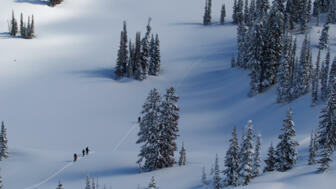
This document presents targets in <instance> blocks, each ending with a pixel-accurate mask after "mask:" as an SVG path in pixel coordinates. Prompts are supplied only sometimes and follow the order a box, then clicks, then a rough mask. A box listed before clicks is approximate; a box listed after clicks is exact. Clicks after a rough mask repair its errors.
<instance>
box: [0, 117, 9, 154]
mask: <svg viewBox="0 0 336 189" xmlns="http://www.w3.org/2000/svg"><path fill="white" fill-rule="evenodd" d="M6 158H8V139H7V129H6V126H5V123H4V121H2V123H1V133H0V160H2V159H6Z"/></svg>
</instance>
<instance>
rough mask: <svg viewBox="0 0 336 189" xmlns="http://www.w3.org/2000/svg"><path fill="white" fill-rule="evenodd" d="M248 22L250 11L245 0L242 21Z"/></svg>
mask: <svg viewBox="0 0 336 189" xmlns="http://www.w3.org/2000/svg"><path fill="white" fill-rule="evenodd" d="M249 22H250V12H249V3H248V0H245V5H244V23H245V24H246V25H248V24H249Z"/></svg>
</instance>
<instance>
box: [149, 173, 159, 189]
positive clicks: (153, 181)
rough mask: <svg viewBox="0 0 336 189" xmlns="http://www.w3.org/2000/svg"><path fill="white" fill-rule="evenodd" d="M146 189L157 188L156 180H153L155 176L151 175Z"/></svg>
mask: <svg viewBox="0 0 336 189" xmlns="http://www.w3.org/2000/svg"><path fill="white" fill-rule="evenodd" d="M147 189H158V188H157V187H156V182H155V178H154V176H152V179H151V181H150V183H149V184H148V187H147Z"/></svg>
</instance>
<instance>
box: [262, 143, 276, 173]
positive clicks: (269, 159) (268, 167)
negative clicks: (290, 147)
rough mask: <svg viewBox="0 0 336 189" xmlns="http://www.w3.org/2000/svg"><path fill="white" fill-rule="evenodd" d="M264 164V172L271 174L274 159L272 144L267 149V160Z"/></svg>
mask: <svg viewBox="0 0 336 189" xmlns="http://www.w3.org/2000/svg"><path fill="white" fill-rule="evenodd" d="M264 162H265V164H266V166H265V168H264V172H271V171H274V170H275V163H276V157H275V151H274V148H273V144H272V143H271V146H270V147H269V148H268V153H267V158H266V159H265V160H264Z"/></svg>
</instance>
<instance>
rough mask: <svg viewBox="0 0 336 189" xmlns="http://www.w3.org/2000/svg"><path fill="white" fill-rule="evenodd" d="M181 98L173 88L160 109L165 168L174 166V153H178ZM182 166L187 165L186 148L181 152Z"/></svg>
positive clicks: (169, 90) (162, 153)
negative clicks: (178, 103) (179, 102)
mask: <svg viewBox="0 0 336 189" xmlns="http://www.w3.org/2000/svg"><path fill="white" fill-rule="evenodd" d="M178 99H179V97H178V96H177V95H176V94H175V89H174V88H173V87H171V88H169V89H167V91H166V94H165V95H164V99H163V102H162V103H161V105H160V107H159V111H160V116H159V126H160V138H159V140H160V141H159V142H160V143H161V144H160V147H159V148H160V154H161V155H162V156H163V157H162V158H163V162H164V165H163V167H171V166H173V164H174V162H175V159H174V151H176V138H177V136H178V131H179V129H178V120H179V113H178V112H179V107H178V106H177V102H178ZM181 153H182V154H181V158H182V159H180V160H181V162H180V163H181V165H185V163H186V156H185V155H186V154H185V153H186V152H185V149H184V146H182V150H181Z"/></svg>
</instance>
